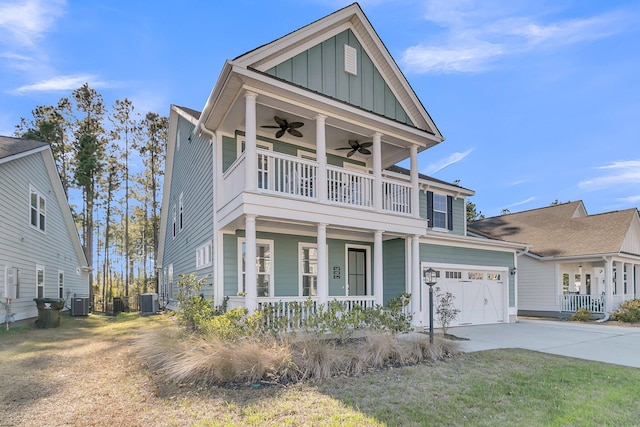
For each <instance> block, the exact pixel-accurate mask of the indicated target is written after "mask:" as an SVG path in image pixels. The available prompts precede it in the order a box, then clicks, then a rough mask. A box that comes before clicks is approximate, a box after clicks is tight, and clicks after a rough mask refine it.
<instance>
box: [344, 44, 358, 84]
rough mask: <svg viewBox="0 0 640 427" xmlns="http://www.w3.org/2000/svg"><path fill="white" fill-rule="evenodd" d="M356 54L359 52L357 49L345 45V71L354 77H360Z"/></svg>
mask: <svg viewBox="0 0 640 427" xmlns="http://www.w3.org/2000/svg"><path fill="white" fill-rule="evenodd" d="M356 54H357V51H356V49H355V48H353V47H351V46H349V45H348V44H345V45H344V71H345V72H347V73H349V74H353V75H354V76H357V75H358V61H357V58H356Z"/></svg>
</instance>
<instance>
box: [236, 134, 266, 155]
mask: <svg viewBox="0 0 640 427" xmlns="http://www.w3.org/2000/svg"><path fill="white" fill-rule="evenodd" d="M236 141H237V142H236V158H239V157H240V156H241V155H242V154H244V150H243V149H242V146H243V145H244V142H245V137H244V135H238V136H237V137H236ZM256 148H258V149H261V150H267V151H273V143H272V142H267V141H262V140H261V139H256Z"/></svg>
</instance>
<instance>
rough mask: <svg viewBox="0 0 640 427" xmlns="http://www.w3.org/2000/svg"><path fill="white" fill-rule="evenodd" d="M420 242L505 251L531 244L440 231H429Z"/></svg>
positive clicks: (526, 246)
mask: <svg viewBox="0 0 640 427" xmlns="http://www.w3.org/2000/svg"><path fill="white" fill-rule="evenodd" d="M420 243H426V244H429V243H435V244H438V243H443V244H456V246H459V247H466V248H471V249H487V250H489V249H490V250H496V251H503V252H515V251H517V250H526V249H527V248H529V247H530V246H529V245H526V244H524V243H516V242H505V241H502V240H489V239H481V238H476V237H469V236H458V235H453V234H448V233H444V232H438V231H429V232H427V235H426V236H424V237H421V238H420Z"/></svg>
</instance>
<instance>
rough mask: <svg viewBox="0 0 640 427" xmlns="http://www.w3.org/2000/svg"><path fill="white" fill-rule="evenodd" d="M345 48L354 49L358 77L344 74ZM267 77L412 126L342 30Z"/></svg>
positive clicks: (353, 37)
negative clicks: (272, 77)
mask: <svg viewBox="0 0 640 427" xmlns="http://www.w3.org/2000/svg"><path fill="white" fill-rule="evenodd" d="M344 45H349V46H351V47H353V48H355V49H356V52H357V57H356V58H357V63H358V74H357V75H356V76H354V75H352V74H349V73H347V72H345V71H344V49H343V46H344ZM267 74H270V75H272V76H275V77H278V78H281V79H283V80H286V81H289V82H291V83H295V84H297V85H300V86H303V87H306V88H308V89H311V90H314V91H317V92H320V93H322V94H324V95H327V96H330V97H333V98H337V99H339V100H341V101H345V102H348V103H350V104H352V105H355V106H358V107H360V108H363V109H365V110H368V111H373V112H375V113H377V114H381V115H384V116H386V117H389V118H391V119H394V120H397V121H399V122H402V123H406V124H409V125H412V123H411V121H410V120H409V117H408V116H407V113H406V111H404V109H403V108H402V106H401V105H400V102H399V101H398V99H397V98H396V97H395V96H394V94H393V92H392V91H391V88H390V87H389V85H387V83H386V82H385V80H384V78H383V77H382V75H381V74H380V72H379V71H378V70H377V69H376V68H375V67H374V64H373V61H372V60H371V58H369V55H367V53H366V52H365V50H364V49H363V48H362V45H361V44H360V42H359V41H358V39H357V37H356V35H355V34H354V33H353V32H352V31H351V30H345V31H343V32H342V33H340V34H337V35H335V36H334V37H331V38H329V39H327V40H325V41H324V42H322V43H321V44H319V45H316V46H314V47H312V48H310V49H309V50H307V51H305V52H302V53H299V54H298V55H296V56H294V57H293V58H291V59H288V60H286V61H284V62H282V63H281V64H278V65H276V66H275V67H273V68H271V69H269V70H267Z"/></svg>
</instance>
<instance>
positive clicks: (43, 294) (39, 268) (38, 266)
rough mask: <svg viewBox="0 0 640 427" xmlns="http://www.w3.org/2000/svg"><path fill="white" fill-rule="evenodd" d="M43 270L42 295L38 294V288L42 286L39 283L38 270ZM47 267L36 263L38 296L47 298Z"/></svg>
mask: <svg viewBox="0 0 640 427" xmlns="http://www.w3.org/2000/svg"><path fill="white" fill-rule="evenodd" d="M40 270H42V297H40V296H38V289H39V288H40V284H39V283H38V272H39V271H40ZM45 277H46V276H45V269H44V265H40V264H36V298H46V297H47V294H46V293H45V291H46V286H45V285H46V280H45Z"/></svg>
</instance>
